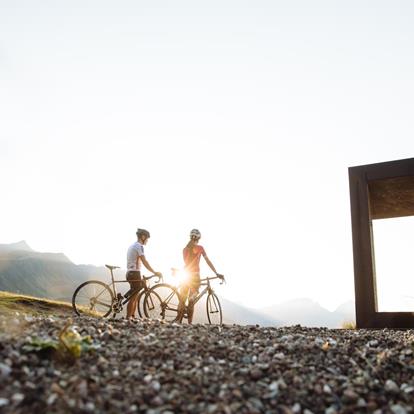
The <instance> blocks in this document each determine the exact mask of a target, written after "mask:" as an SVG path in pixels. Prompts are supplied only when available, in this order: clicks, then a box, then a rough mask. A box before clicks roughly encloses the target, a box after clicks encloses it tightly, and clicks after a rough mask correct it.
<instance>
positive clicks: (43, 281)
mask: <svg viewBox="0 0 414 414" xmlns="http://www.w3.org/2000/svg"><path fill="white" fill-rule="evenodd" d="M119 272H122V270H119ZM89 279H98V280H103V281H105V282H108V280H109V272H108V269H106V268H105V267H96V266H92V265H75V264H74V263H72V262H71V261H70V260H69V259H68V258H67V257H66V256H65V255H64V254H62V253H40V252H36V251H34V250H32V249H31V248H30V247H29V246H28V244H27V243H26V242H24V241H21V242H18V243H13V244H0V290H5V291H8V292H15V293H20V294H25V295H32V296H37V297H41V298H48V299H58V300H65V301H70V300H71V298H72V294H73V292H74V290H75V288H76V287H77V286H78V285H79V284H80V283H82V282H84V281H86V280H89ZM116 279H122V277H119V273H118V275H116ZM127 288H128V285H127V284H126V283H122V284H120V285H117V289H118V290H120V291H121V292H124V291H125V290H126V289H127ZM205 299H206V297H204V298H203V300H201V301H200V302H199V303H198V304H197V306H196V312H195V315H194V322H200V323H204V322H206V321H207V320H206V311H205V309H206V303H205ZM220 302H221V305H222V308H223V317H224V318H223V319H224V323H227V324H233V323H236V324H241V325H254V324H259V325H262V326H274V325H276V324H278V323H279V321H277V320H275V319H273V318H271V317H269V316H266V315H263V314H260V313H259V312H257V311H255V310H252V309H249V308H246V307H244V306H241V305H238V304H236V303H234V302H231V301H229V300H226V299H223V298H221V297H220Z"/></svg>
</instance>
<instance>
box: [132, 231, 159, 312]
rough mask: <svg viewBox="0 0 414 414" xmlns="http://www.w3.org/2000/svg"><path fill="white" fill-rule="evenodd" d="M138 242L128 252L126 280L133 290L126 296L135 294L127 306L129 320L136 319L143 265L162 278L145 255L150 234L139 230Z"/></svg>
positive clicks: (137, 233)
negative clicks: (145, 247)
mask: <svg viewBox="0 0 414 414" xmlns="http://www.w3.org/2000/svg"><path fill="white" fill-rule="evenodd" d="M136 235H137V241H136V242H135V243H133V244H131V246H129V249H128V252H127V273H126V279H127V280H128V282H129V284H130V286H131V289H129V291H128V292H127V293H126V294H125V296H128V295H130V294H131V292H134V293H133V297H132V298H131V300H130V301H129V302H128V305H127V319H132V318H135V312H136V310H137V305H138V292H139V291H140V290H141V288H142V283H141V280H142V278H141V263H142V264H143V265H144V266H145V267H146V268H147V269H148V270H149V271H150V272H152V273H154V274H155V275H157V276H161V273H160V272H156V271H155V270H153V268H152V267H151V265H150V264H149V263H148V260H147V259H146V258H145V255H144V246H145V245H146V244H147V242H148V239H149V238H150V233H149V231H148V230H145V229H138V230H137V232H136Z"/></svg>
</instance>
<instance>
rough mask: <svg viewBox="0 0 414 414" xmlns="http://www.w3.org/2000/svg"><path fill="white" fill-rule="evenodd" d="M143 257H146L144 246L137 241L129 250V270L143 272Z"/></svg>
mask: <svg viewBox="0 0 414 414" xmlns="http://www.w3.org/2000/svg"><path fill="white" fill-rule="evenodd" d="M141 256H144V246H143V245H142V244H141V243H140V242H138V241H136V242H135V243H133V244H131V246H129V248H128V253H127V269H128V270H141V260H140V257H141Z"/></svg>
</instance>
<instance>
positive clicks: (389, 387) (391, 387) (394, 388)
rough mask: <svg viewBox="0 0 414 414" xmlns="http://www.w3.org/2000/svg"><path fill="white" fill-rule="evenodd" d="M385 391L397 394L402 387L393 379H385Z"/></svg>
mask: <svg viewBox="0 0 414 414" xmlns="http://www.w3.org/2000/svg"><path fill="white" fill-rule="evenodd" d="M384 388H385V391H387V392H389V393H392V394H396V393H398V392H399V391H400V388H399V387H398V385H397V384H396V383H395V382H394V381H393V380H390V379H389V380H387V381H385V387H384Z"/></svg>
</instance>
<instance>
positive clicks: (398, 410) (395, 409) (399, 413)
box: [391, 404, 407, 414]
mask: <svg viewBox="0 0 414 414" xmlns="http://www.w3.org/2000/svg"><path fill="white" fill-rule="evenodd" d="M391 411H392V413H393V414H407V410H406V409H405V408H404V407H403V406H402V405H400V404H394V405H392V406H391Z"/></svg>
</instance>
